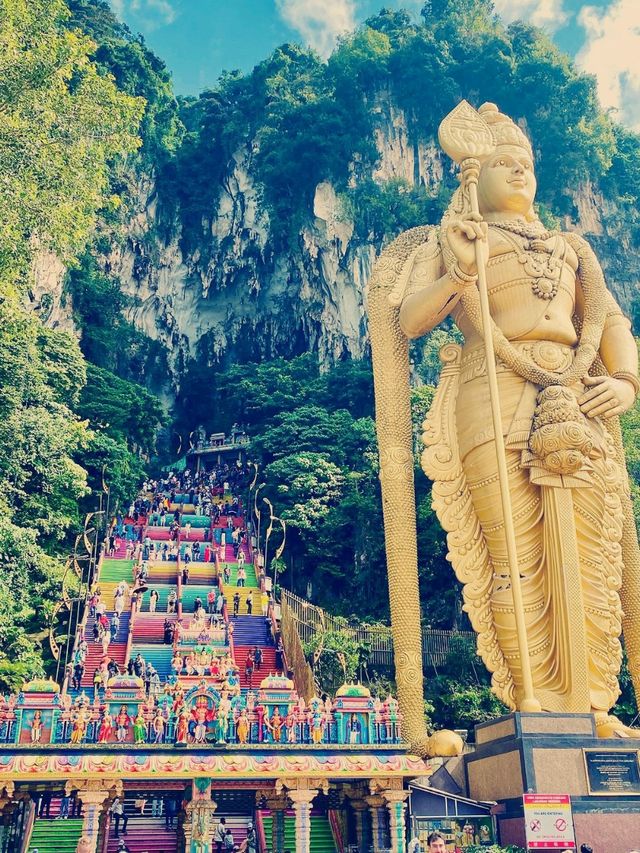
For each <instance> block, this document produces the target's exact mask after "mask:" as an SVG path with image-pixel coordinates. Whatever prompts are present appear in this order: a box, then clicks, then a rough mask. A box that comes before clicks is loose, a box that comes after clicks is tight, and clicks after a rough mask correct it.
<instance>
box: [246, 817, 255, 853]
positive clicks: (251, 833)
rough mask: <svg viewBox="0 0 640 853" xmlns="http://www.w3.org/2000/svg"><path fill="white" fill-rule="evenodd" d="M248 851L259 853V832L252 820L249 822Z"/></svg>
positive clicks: (248, 852)
mask: <svg viewBox="0 0 640 853" xmlns="http://www.w3.org/2000/svg"><path fill="white" fill-rule="evenodd" d="M245 850H246V853H258V834H257V833H256V828H255V826H254V825H253V823H252V821H249V823H248V824H247V841H246V845H245Z"/></svg>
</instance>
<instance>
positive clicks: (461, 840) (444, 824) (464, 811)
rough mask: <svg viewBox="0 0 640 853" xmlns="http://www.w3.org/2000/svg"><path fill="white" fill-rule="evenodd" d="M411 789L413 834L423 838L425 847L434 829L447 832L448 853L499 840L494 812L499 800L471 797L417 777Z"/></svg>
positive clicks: (458, 852)
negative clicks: (492, 811)
mask: <svg viewBox="0 0 640 853" xmlns="http://www.w3.org/2000/svg"><path fill="white" fill-rule="evenodd" d="M409 792H410V793H409V814H410V837H411V838H417V839H418V840H419V841H420V849H421V850H422V851H426V850H427V838H428V836H429V835H430V834H431V833H432V832H439V833H440V834H441V835H442V836H443V838H444V840H445V842H446V845H447V851H448V853H462V851H464V850H465V848H471V847H477V846H480V847H485V846H486V847H489V846H490V845H491V844H495V842H496V840H497V835H496V826H495V820H494V818H493V815H492V814H491V810H492V808H493V806H495V803H484V802H479V801H476V800H469V799H467V798H466V797H462V796H460V795H459V794H452V793H449V792H447V791H441V790H439V789H438V788H431V787H429V786H428V785H423V784H420V783H418V782H415V781H414V782H410V783H409Z"/></svg>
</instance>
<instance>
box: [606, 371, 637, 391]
mask: <svg viewBox="0 0 640 853" xmlns="http://www.w3.org/2000/svg"><path fill="white" fill-rule="evenodd" d="M611 376H612V377H613V378H614V379H624V380H626V381H627V382H630V383H631V384H632V385H633V390H634V391H635V395H636V398H637V397H638V394H640V379H638V377H637V376H636V375H635V373H632V372H631V371H630V370H616V371H615V373H612V374H611Z"/></svg>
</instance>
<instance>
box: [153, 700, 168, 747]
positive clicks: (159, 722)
mask: <svg viewBox="0 0 640 853" xmlns="http://www.w3.org/2000/svg"><path fill="white" fill-rule="evenodd" d="M165 725H166V724H165V720H164V715H163V713H162V711H161V710H160V708H157V709H156V713H155V715H154V717H153V721H152V723H151V728H152V729H153V742H154V743H162V741H163V740H164V730H165Z"/></svg>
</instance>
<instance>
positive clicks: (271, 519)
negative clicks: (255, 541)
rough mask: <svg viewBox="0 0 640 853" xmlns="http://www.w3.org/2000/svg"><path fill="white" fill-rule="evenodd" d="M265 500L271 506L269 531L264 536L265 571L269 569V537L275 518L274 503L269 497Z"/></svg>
mask: <svg viewBox="0 0 640 853" xmlns="http://www.w3.org/2000/svg"><path fill="white" fill-rule="evenodd" d="M262 500H263V502H264V503H266V505H267V506H268V507H269V526H268V527H267V532H266V533H265V537H264V570H265V573H266V572H268V571H269V563H268V562H267V554H268V553H269V537H270V536H271V533H272V531H273V519H274V518H275V516H274V514H273V504H272V503H271V501H270V500H269V498H262Z"/></svg>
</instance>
